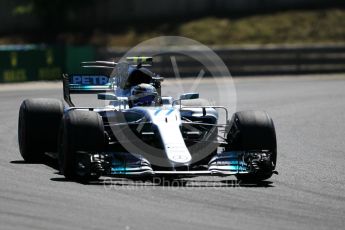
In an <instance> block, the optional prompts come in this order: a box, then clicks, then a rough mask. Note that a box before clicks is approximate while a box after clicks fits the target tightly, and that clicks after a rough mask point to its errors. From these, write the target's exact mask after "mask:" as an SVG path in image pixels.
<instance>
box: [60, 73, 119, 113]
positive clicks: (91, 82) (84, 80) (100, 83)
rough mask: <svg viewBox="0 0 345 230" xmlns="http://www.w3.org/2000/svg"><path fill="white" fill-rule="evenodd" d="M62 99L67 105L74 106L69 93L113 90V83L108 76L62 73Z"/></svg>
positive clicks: (93, 92) (94, 92)
mask: <svg viewBox="0 0 345 230" xmlns="http://www.w3.org/2000/svg"><path fill="white" fill-rule="evenodd" d="M62 82H63V94H64V100H65V101H66V102H67V104H68V105H69V106H74V104H73V102H72V100H71V94H96V93H106V92H113V91H114V85H113V83H112V81H111V79H110V77H109V76H106V75H90V74H89V75H88V74H72V75H68V74H63V75H62Z"/></svg>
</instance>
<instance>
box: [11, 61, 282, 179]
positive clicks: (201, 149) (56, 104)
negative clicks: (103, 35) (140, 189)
mask: <svg viewBox="0 0 345 230" xmlns="http://www.w3.org/2000/svg"><path fill="white" fill-rule="evenodd" d="M82 64H83V66H84V67H94V68H110V69H111V70H112V73H111V74H109V75H87V74H82V75H81V74H74V75H67V74H64V75H63V77H62V78H63V93H64V100H65V102H62V101H60V100H57V99H42V98H38V99H26V100H24V101H23V102H22V104H21V106H20V111H19V124H18V140H19V148H20V153H21V155H22V157H23V158H24V160H25V161H27V162H35V161H36V162H37V161H40V160H41V159H42V157H43V156H45V155H49V156H53V157H55V158H56V159H57V160H58V163H59V167H60V170H61V173H62V174H63V175H64V176H65V177H66V178H68V179H71V180H82V181H89V180H95V179H98V178H99V177H100V176H114V177H126V178H147V177H164V178H171V179H172V180H175V179H179V178H187V177H194V176H205V175H209V176H229V175H235V176H236V177H237V179H239V180H243V181H262V180H266V179H268V178H270V177H271V176H272V174H274V173H276V171H275V167H276V159H277V144H276V134H275V128H274V125H273V121H272V119H271V118H270V117H269V116H268V114H267V113H266V112H264V111H243V112H236V113H234V114H233V115H232V118H231V119H229V118H228V110H227V109H226V108H225V107H222V106H213V105H210V103H209V102H208V101H207V100H205V99H201V98H199V94H198V93H186V94H182V95H181V96H180V98H178V99H174V98H172V97H169V96H162V95H161V82H162V81H163V78H162V77H160V76H159V75H157V74H155V73H153V72H152V71H150V70H149V69H148V68H149V66H150V65H151V64H152V58H151V57H135V58H127V60H126V61H123V62H119V63H114V62H107V61H95V62H84V63H82ZM71 94H95V95H96V96H97V98H98V99H99V100H105V102H106V104H104V106H103V107H101V108H98V107H77V106H75V105H74V104H73V102H72V99H71ZM219 110H223V111H225V114H226V119H225V120H226V122H224V124H220V122H219V119H218V117H219V114H218V113H219ZM45 153H46V154H45Z"/></svg>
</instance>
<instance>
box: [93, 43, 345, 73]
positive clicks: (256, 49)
mask: <svg viewBox="0 0 345 230" xmlns="http://www.w3.org/2000/svg"><path fill="white" fill-rule="evenodd" d="M213 50H214V52H216V53H217V54H218V55H219V57H220V58H221V59H222V60H223V62H224V63H225V64H226V66H227V67H228V69H229V71H230V72H231V74H232V75H233V76H245V75H276V74H308V73H340V72H345V45H320V46H316V45H313V46H292V45H290V46H246V47H221V48H214V49H213ZM125 51H126V50H124V49H116V48H100V49H98V50H97V55H96V56H98V59H105V60H107V59H115V60H118V59H119V58H120V57H122V56H123V55H124V54H125ZM180 51H183V52H184V53H185V54H187V55H182V54H181V52H180ZM150 52H152V53H154V51H152V50H151V51H150V50H148V51H147V53H138V54H136V55H143V56H146V55H150ZM205 52H206V51H205ZM205 52H203V51H202V50H197V51H196V50H192V49H191V50H190V51H188V47H182V48H180V49H179V48H178V49H176V48H175V49H168V48H167V49H166V50H160V52H159V53H162V55H157V56H155V57H154V65H153V66H154V67H153V68H154V71H157V72H158V73H160V74H162V76H164V77H173V76H174V72H173V68H172V60H171V57H172V56H174V59H175V60H176V63H177V66H178V71H179V73H180V76H181V77H193V76H197V75H198V73H199V72H200V70H201V69H204V71H205V76H207V75H209V74H210V73H209V72H208V71H206V70H205V67H204V66H202V64H201V62H200V59H201V60H202V58H207V53H206V54H205ZM201 53H203V54H202V55H201ZM190 55H193V57H198V55H199V56H200V57H198V58H197V59H199V58H200V59H199V61H197V60H196V59H193V58H190ZM215 68H217V67H215ZM218 73H219V75H222V72H221V71H220V72H219V71H218Z"/></svg>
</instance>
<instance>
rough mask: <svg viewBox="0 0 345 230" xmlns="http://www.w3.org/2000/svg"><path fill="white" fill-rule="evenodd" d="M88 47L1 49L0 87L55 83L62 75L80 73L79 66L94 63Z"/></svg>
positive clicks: (24, 46) (16, 47) (22, 46)
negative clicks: (5, 85) (16, 83)
mask: <svg viewBox="0 0 345 230" xmlns="http://www.w3.org/2000/svg"><path fill="white" fill-rule="evenodd" d="M94 58H95V57H94V48H92V47H90V46H82V47H75V46H48V45H10V46H8V45H6V46H0V83H9V82H23V81H37V80H56V79H61V75H62V73H64V72H66V71H67V72H74V71H77V69H80V62H81V61H86V60H93V59H94Z"/></svg>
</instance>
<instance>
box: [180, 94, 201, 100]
mask: <svg viewBox="0 0 345 230" xmlns="http://www.w3.org/2000/svg"><path fill="white" fill-rule="evenodd" d="M198 98H199V93H184V94H181V96H180V99H181V100H189V99H198Z"/></svg>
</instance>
